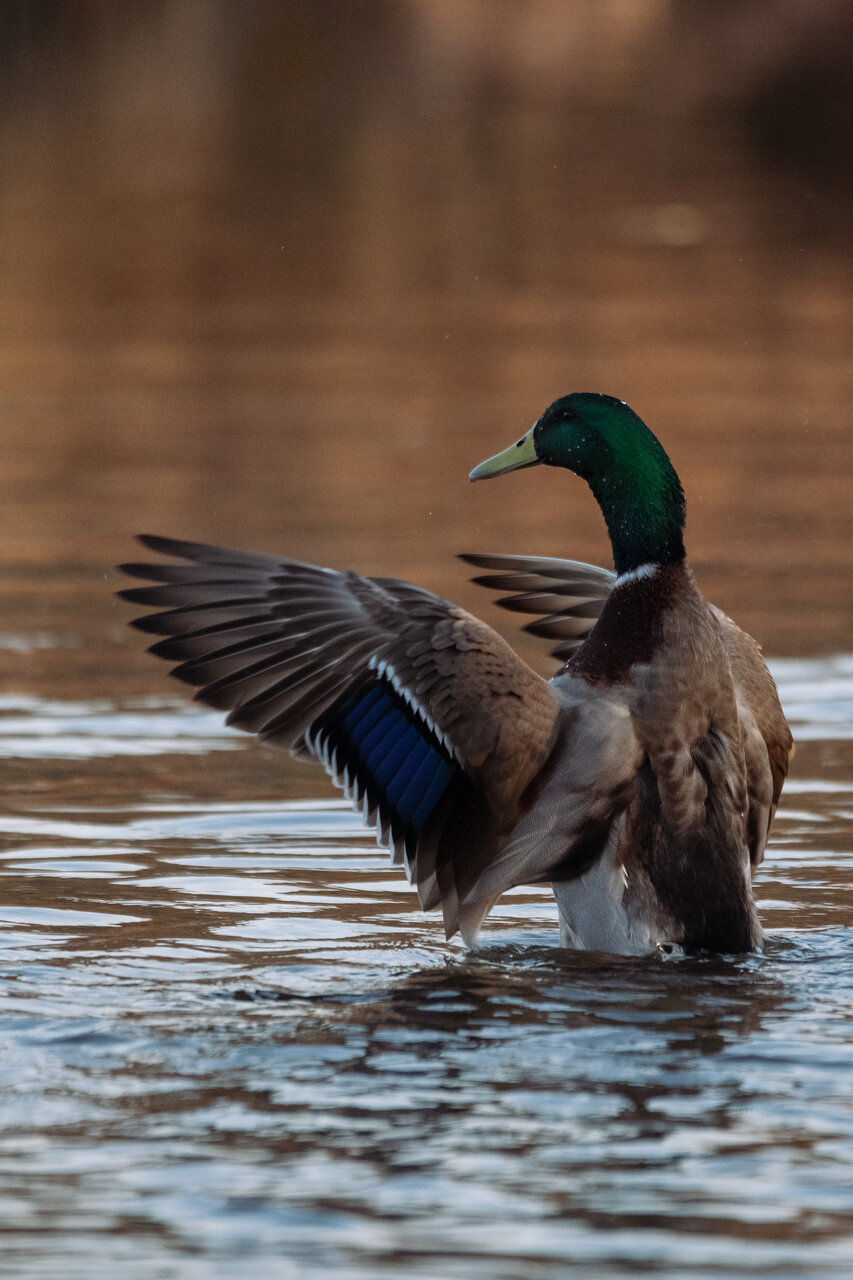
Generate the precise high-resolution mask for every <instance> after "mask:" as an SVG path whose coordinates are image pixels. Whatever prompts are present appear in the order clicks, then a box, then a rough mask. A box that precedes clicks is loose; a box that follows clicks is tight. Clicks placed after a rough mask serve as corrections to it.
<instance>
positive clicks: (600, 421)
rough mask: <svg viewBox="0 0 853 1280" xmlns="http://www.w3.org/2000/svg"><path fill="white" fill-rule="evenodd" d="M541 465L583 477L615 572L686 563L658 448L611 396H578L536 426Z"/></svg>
mask: <svg viewBox="0 0 853 1280" xmlns="http://www.w3.org/2000/svg"><path fill="white" fill-rule="evenodd" d="M534 431H535V438H536V444H537V453H538V455H539V457H540V459H541V461H543V462H546V463H549V464H550V465H551V466H558V467H568V468H569V469H570V470H571V471H574V472H575V474H576V475H579V476H581V477H582V478H583V479H584V480H586V482H587V484H588V485H589V487H590V488H591V489H592V492H593V494H594V495H595V497H596V499H597V501H598V505H599V506H600V507H601V510H602V514H603V515H604V519H605V522H606V524H607V530H608V533H609V534H610V542H611V545H612V548H613V563H614V566H615V568H616V572H617V574H623V573H629V572H630V571H631V570H633V569H638V568H639V567H640V566H641V565H647V564H671V563H672V562H673V561H676V560H682V559H683V558H684V538H683V533H684V493H683V490H682V488H681V483H680V481H679V479H678V476H677V475H676V473H675V468H674V467H673V465H672V463H671V462H670V460H669V458H668V457H667V455H666V452H665V450H664V448H663V446H662V445H661V444H660V441H659V440H658V439H657V437H656V436H655V435H653V434H652V432H651V431H650V430H649V428H648V427H647V426H646V424H645V423H644V422H643V421H642V419H640V418H638V417H637V415H636V414H635V413H634V412H633V410H631V409H629V408H628V406H627V405H626V404H625V403H624V402H623V401H621V400H615V399H613V397H612V396H603V395H592V394H587V393H578V394H575V395H572V396H566V397H565V398H564V399H563V400H558V401H556V402H555V403H554V404H553V405H551V407H550V408H549V409H548V410H547V411H546V413H545V414H543V416H542V418H541V419H540V420H539V423H537V426H536V428H535V429H534Z"/></svg>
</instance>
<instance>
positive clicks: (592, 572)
mask: <svg viewBox="0 0 853 1280" xmlns="http://www.w3.org/2000/svg"><path fill="white" fill-rule="evenodd" d="M459 558H460V560H464V561H465V562H466V563H467V564H473V565H475V566H476V567H477V568H478V569H488V570H489V572H488V573H484V574H481V575H480V576H479V577H477V578H474V579H473V581H474V582H476V583H478V584H479V585H480V586H483V587H490V588H491V589H492V590H493V591H508V592H509V593H510V594H509V595H505V596H503V597H502V598H501V599H500V600H496V601H495V603H496V604H499V605H500V606H501V608H503V609H510V610H512V611H513V612H514V613H535V614H538V615H539V617H537V619H536V621H535V622H528V623H527V624H526V626H525V627H524V628H523V629H524V630H525V631H530V632H531V633H532V634H533V635H535V636H545V638H546V639H548V640H557V641H558V642H559V643H558V644H556V645H555V646H554V647H553V649H552V650H551V653H552V655H553V656H554V657H555V658H568V657H569V656H570V654H572V653H574V651H575V649H577V647H578V645H580V644H582V643H583V641H584V640H585V639H586V637H587V636H588V635H589V633H590V631H591V630H592V628H593V627H594V626H595V624H596V622H597V621H598V617H599V614H600V613H601V611H602V609H603V608H604V605H605V602H606V600H607V597H608V596H609V595H610V592H611V590H612V589H613V583H614V582H615V581H616V574H615V573H611V572H610V570H609V569H600V568H599V567H598V565H595V564H583V563H582V562H581V561H579V560H554V559H550V558H549V557H547V556H500V555H479V554H468V553H466V554H463V555H461V556H460V557H459ZM542 615H544V616H542Z"/></svg>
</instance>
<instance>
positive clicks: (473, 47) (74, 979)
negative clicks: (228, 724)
mask: <svg viewBox="0 0 853 1280" xmlns="http://www.w3.org/2000/svg"><path fill="white" fill-rule="evenodd" d="M19 7H20V10H21V14H22V15H25V16H26V17H27V21H26V22H25V21H24V20H23V18H22V20H21V22H20V24H19V27H20V30H18V28H17V27H16V31H17V37H16V39H17V40H18V44H17V45H16V44H15V41H12V40H10V41H7V45H6V46H4V49H3V50H2V51H0V58H3V59H5V63H4V68H3V69H4V71H5V72H6V74H4V76H3V77H2V81H3V84H2V97H0V105H1V106H2V112H0V160H2V167H3V174H4V181H3V184H2V187H0V493H2V498H3V513H4V523H3V536H2V539H0V597H2V600H3V616H2V623H0V756H2V769H3V780H4V781H3V795H2V804H0V872H1V873H2V892H0V1024H2V1026H0V1031H2V1034H0V1269H2V1270H3V1271H4V1274H8V1275H10V1276H13V1277H15V1280H54V1278H56V1280H59V1278H60V1277H61V1278H62V1280H67V1278H68V1277H73V1278H75V1280H76V1277H90V1276H92V1275H110V1276H112V1275H122V1276H126V1277H128V1280H131V1278H135V1277H139V1278H140V1280H215V1278H216V1277H223V1278H227V1280H231V1277H233V1276H235V1275H239V1276H241V1277H245V1278H246V1280H255V1278H263V1280H265V1278H266V1277H278V1276H287V1277H288V1278H289V1277H296V1278H297V1280H301V1278H302V1277H306V1278H307V1277H310V1278H311V1280H320V1277H322V1278H323V1280H326V1277H332V1278H334V1280H371V1278H372V1277H376V1276H389V1277H397V1276H401V1275H405V1276H412V1277H418V1278H419V1280H562V1278H563V1277H565V1276H566V1275H577V1276H580V1277H600V1278H601V1280H614V1278H619V1277H626V1278H627V1277H629V1276H635V1275H637V1274H638V1273H640V1274H649V1275H657V1276H668V1277H673V1280H683V1278H684V1277H690V1278H691V1280H705V1277H709V1278H710V1277H714V1278H715V1280H719V1278H721V1277H726V1278H728V1280H741V1278H742V1277H752V1278H757V1277H762V1278H765V1280H770V1278H771V1277H772V1278H773V1280H778V1278H779V1277H787V1278H789V1280H796V1278H799V1277H809V1278H811V1277H821V1278H823V1280H828V1278H830V1277H833V1278H835V1277H837V1278H838V1280H842V1277H843V1278H844V1280H847V1277H848V1276H849V1275H850V1274H851V1269H853V1204H852V1203H851V1196H852V1195H853V1193H851V1187H853V1095H851V1089H850V1079H851V1068H853V976H851V975H853V932H852V931H851V926H853V889H852V888H851V870H853V868H851V850H853V655H851V639H850V637H851V618H853V573H851V547H853V507H851V504H850V492H849V491H850V475H851V471H853V456H851V432H850V404H851V398H853V397H852V396H851V392H853V366H851V361H850V354H849V353H850V350H851V338H853V309H851V303H850V296H851V294H850V287H849V286H850V280H851V274H853V273H851V255H850V242H849V235H848V234H847V233H846V231H845V228H848V229H849V225H850V223H849V212H850V208H849V200H848V198H847V196H846V195H845V191H844V189H843V183H842V182H841V181H840V179H843V176H844V175H843V174H841V175H839V172H838V171H839V170H840V169H843V166H839V165H838V164H837V163H836V164H834V165H833V166H831V168H832V170H833V172H827V173H824V174H821V173H819V172H817V173H814V172H812V173H810V176H809V178H808V180H805V179H804V178H803V176H802V174H801V173H799V172H798V171H797V169H796V165H794V166H793V167H786V164H785V163H784V157H783V159H782V161H781V162H780V160H779V156H778V155H777V156H776V159H775V161H774V162H772V163H771V159H770V157H769V155H767V154H765V153H764V152H762V150H761V149H760V148H757V147H756V145H755V143H754V140H753V141H750V136H749V134H748V131H747V130H746V129H745V127H744V125H743V122H744V120H745V119H746V114H745V106H744V101H743V93H744V92H745V89H744V86H752V85H755V84H758V83H759V82H760V75H765V76H769V75H770V74H771V72H772V71H773V67H772V65H771V61H772V60H769V61H768V62H767V63H763V64H762V65H761V66H756V62H755V58H756V56H757V53H756V50H757V44H756V41H755V38H754V29H751V34H750V31H747V32H746V34H745V36H744V34H743V33H741V35H740V36H738V31H737V30H736V29H735V26H736V15H737V12H738V7H737V6H727V7H725V14H723V11H722V10H721V11H720V15H722V16H720V15H718V17H717V19H715V21H719V22H720V23H722V24H724V26H725V24H727V23H728V24H735V26H726V27H725V37H726V38H725V39H723V38H721V37H720V38H718V36H719V32H722V30H723V28H722V27H720V28H719V32H718V31H717V28H714V29H713V30H712V29H711V27H710V25H709V23H708V21H707V19H706V16H705V15H706V10H707V6H668V5H665V4H663V5H662V4H660V3H648V4H647V3H645V0H643V3H640V0H637V3H636V4H632V5H629V6H624V5H623V6H620V5H608V6H603V5H601V4H599V3H598V0H595V2H594V3H587V0H583V2H581V0H578V4H577V5H576V6H575V8H576V9H577V13H578V15H579V19H578V22H577V23H576V24H567V23H565V22H564V21H563V20H562V19H561V17H560V15H561V13H562V7H561V6H553V5H549V4H545V3H542V4H537V5H527V6H519V7H518V8H517V10H516V9H514V8H513V7H512V6H509V7H508V8H507V7H506V6H503V7H499V9H500V14H501V19H500V22H495V21H494V19H493V17H491V16H490V15H493V14H494V13H495V12H497V8H496V7H495V6H494V5H489V4H486V5H477V4H473V5H453V6H448V5H442V4H438V3H432V2H430V0H419V3H411V4H405V5H402V4H401V5H394V4H387V5H386V4H383V3H376V4H370V5H364V6H331V7H328V6H325V5H322V4H316V5H314V4H309V5H298V4H294V5H274V6H263V5H251V6H244V7H243V9H242V10H241V19H240V22H239V23H235V22H234V21H233V16H232V13H233V10H232V7H230V6H222V5H217V4H209V5H202V6H198V5H197V6H193V5H189V6H188V5H185V4H172V3H169V4H147V3H139V4H137V5H135V6H130V7H125V6H116V7H114V10H115V11H114V12H113V9H110V8H109V7H108V6H107V7H104V6H91V5H89V6H79V7H78V6H59V7H58V8H56V7H54V9H51V7H50V6H43V5H37V4H30V5H22V6H19ZM783 8H784V6H783ZM54 10H55V13H54ZM779 10H780V6H775V7H774V10H773V15H771V18H768V21H771V19H772V24H773V25H772V29H773V30H774V31H775V32H776V36H775V37H774V41H775V44H774V48H776V49H777V56H779V57H781V55H782V54H783V53H784V54H785V56H786V57H787V56H789V55H790V56H791V57H793V56H794V55H795V54H796V52H797V49H798V48H799V47H800V46H801V45H804V44H805V38H804V37H803V38H802V39H801V37H800V34H799V32H798V33H797V35H796V39H795V40H790V32H789V31H788V28H787V27H786V25H785V21H786V20H785V19H784V14H782V15H781V16H780V12H779ZM818 10H819V11H820V12H821V13H824V12H825V13H826V14H830V11H832V12H835V8H834V7H833V6H815V12H817V11H818ZM750 11H751V12H752V11H753V8H752V7H750ZM522 12H523V14H524V15H526V17H525V19H524V21H523V22H522V21H521V19H520V18H518V17H517V16H513V15H514V14H516V13H518V14H521V13H522ZM768 13H769V9H768ZM602 14H604V15H605V16H604V17H602V16H601V15H602ZM691 14H692V15H693V17H691ZM57 15H59V16H57ZM62 15H64V16H62ZM75 15H76V18H75ZM354 15H357V16H354ZM774 15H775V16H774ZM581 18H582V19H583V20H581ZM777 19H778V21H777ZM827 21H828V18H827ZM75 23H76V24H77V25H75ZM765 29H770V27H766V28H765ZM4 31H6V32H7V33H8V32H10V31H11V26H10V25H9V24H8V23H7V25H6V26H5V27H4ZM715 32H717V34H716V35H715ZM786 32H788V37H786V34H785V33H786ZM712 37H713V38H712ZM786 38H789V44H788V45H787V46H786V45H785V39H786ZM739 40H740V43H739ZM760 44H761V51H762V56H764V55H766V56H767V58H768V59H770V54H769V53H768V51H767V50H766V49H765V48H764V46H765V44H767V42H765V41H761V42H760ZM18 45H20V47H18ZM13 47H14V48H16V49H17V60H15V58H13V55H12V51H13ZM842 47H843V42H842V41H840V40H838V41H836V42H835V43H834V45H833V44H832V42H830V44H829V45H828V48H829V52H830V53H831V52H832V48H836V49H837V48H842ZM848 47H849V42H848ZM738 49H740V50H741V53H743V50H744V49H746V50H747V52H746V53H745V54H743V57H742V58H741V61H740V62H738V58H737V50H738ZM727 59H729V61H728V62H727V61H726V60H727ZM6 63H8V64H9V65H6ZM13 63H14V65H12V64H13ZM759 73H760V74H759ZM739 86H740V89H739ZM727 94H728V97H726V95H727ZM793 100H794V101H796V103H797V107H798V117H799V112H800V110H802V112H803V113H804V119H805V120H807V121H808V120H811V119H812V118H813V117H811V116H809V115H808V111H809V110H813V109H814V105H815V102H816V101H817V99H815V98H814V97H812V98H810V99H808V100H806V99H805V98H804V97H803V96H802V95H799V96H796V97H795V98H794V99H793ZM840 118H842V117H841V116H839V119H840ZM844 118H845V119H849V112H848V113H847V114H846V116H844ZM809 130H811V132H810V133H809V137H812V136H814V129H813V128H812V126H811V125H809ZM821 136H822V137H823V136H827V137H828V136H830V135H829V134H826V135H824V134H821ZM579 389H583V390H602V391H605V392H610V393H614V394H618V395H621V396H624V397H625V398H627V399H628V400H629V401H630V402H631V403H632V404H633V405H634V407H635V408H636V409H637V410H638V411H639V412H640V413H641V414H642V416H643V417H644V418H646V419H647V420H648V421H649V423H650V424H651V425H652V426H653V427H654V429H655V430H656V431H657V432H658V433H659V434H660V436H661V438H662V439H663V441H664V443H665V445H666V447H667V449H668V450H669V451H670V453H671V456H672V458H673V460H674V462H675V464H676V466H677V469H678V471H679V473H680V475H681V476H682V479H683V481H684V484H685V488H686V490H687V496H688V547H689V550H690V554H691V559H692V562H693V564H694V566H695V567H696V570H697V575H698V578H699V581H700V584H701V586H702V588H703V589H704V590H705V591H706V593H707V594H708V595H709V597H710V598H711V599H713V600H714V601H715V603H717V604H719V605H721V606H722V607H723V608H725V609H726V610H727V611H729V612H731V613H732V615H733V616H734V617H735V618H736V619H737V620H738V621H739V622H740V623H741V624H742V625H744V626H745V627H747V629H749V630H750V631H751V632H752V633H754V634H755V635H756V636H757V637H758V639H759V640H760V641H761V643H762V644H763V645H764V647H765V650H766V652H767V653H768V654H769V655H770V658H771V665H772V668H773V670H774V672H775V674H776V676H777V678H778V681H779V686H780V691H781V694H782V699H783V703H784V704H785V707H786V709H787V711H788V714H789V716H790V718H791V722H792V726H793V729H794V733H795V736H796V738H797V741H798V754H797V757H796V760H795V763H794V767H793V770H792V775H791V778H790V780H789V782H788V785H787V788H786V790H785V793H784V797H783V802H782V807H781V809H780V812H779V815H778V818H777V822H776V825H775V827H774V830H773V834H772V838H771V842H770V846H769V849H768V852H767V856H766V860H765V863H764V865H763V866H762V868H761V870H760V872H759V874H758V878H757V892H758V897H759V900H760V907H761V916H762V919H763V921H764V924H765V925H766V927H767V931H768V940H767V946H766V949H765V952H764V954H763V955H760V956H751V957H749V958H745V959H737V960H731V959H728V960H726V959H705V960H689V961H665V960H663V959H661V958H658V957H654V958H649V959H644V960H640V961H638V960H627V959H622V960H620V959H613V958H612V957H603V956H597V955H573V954H570V953H566V952H564V951H561V950H560V949H559V948H558V946H557V941H558V931H557V924H556V910H555V907H554V904H553V901H552V899H551V897H550V895H549V894H548V893H547V892H545V891H542V892H529V891H524V892H522V891H516V892H514V893H511V894H508V895H507V896H506V897H505V898H504V899H503V900H502V902H501V903H500V904H499V905H498V907H497V908H496V910H495V911H494V912H493V913H492V916H491V917H490V920H489V922H488V923H487V925H486V927H485V929H484V932H483V935H482V939H483V941H482V946H481V948H480V949H479V950H478V951H477V952H476V953H474V954H470V955H469V954H466V953H465V951H464V950H463V948H462V947H461V945H460V944H459V942H458V940H456V939H454V940H453V941H452V942H450V943H447V942H445V941H444V938H443V936H442V930H441V926H440V922H439V921H438V920H437V919H436V918H435V917H432V916H430V917H424V916H422V915H421V914H420V913H419V912H418V911H417V910H416V906H415V899H414V895H413V893H412V892H411V891H410V890H409V889H408V887H407V886H406V884H405V882H404V881H403V879H402V878H401V877H400V875H399V873H397V872H395V871H394V870H393V869H392V868H391V867H390V866H389V865H388V864H387V861H386V859H385V856H384V854H381V853H379V852H377V850H376V846H375V843H374V841H373V839H372V837H371V836H369V835H365V834H364V833H363V832H362V830H361V828H360V826H359V824H358V822H357V820H356V819H355V818H354V816H353V815H352V814H351V813H350V812H349V810H348V808H347V806H346V804H345V803H343V801H341V799H340V798H339V797H338V796H336V795H335V793H333V792H332V791H331V789H330V788H329V786H328V784H327V783H326V782H325V780H324V779H323V777H322V776H318V774H317V773H315V772H314V771H313V770H312V769H310V768H308V767H307V766H304V765H296V764H293V763H292V762H290V761H288V759H287V758H286V757H284V756H281V755H279V754H277V753H276V752H275V751H273V750H270V749H266V748H261V747H258V746H257V745H255V744H254V743H251V742H249V741H247V740H245V739H243V738H242V737H241V736H240V735H238V734H236V733H231V732H229V731H228V730H226V729H224V728H223V727H222V723H221V718H220V717H218V716H217V715H215V714H213V713H211V712H207V711H203V710H200V709H198V708H194V707H192V706H191V705H190V704H189V703H188V701H187V698H186V690H184V689H182V688H180V687H178V686H177V685H174V684H170V682H169V680H168V678H167V676H166V672H165V668H164V667H163V665H162V664H158V663H156V662H155V661H154V660H153V659H151V658H149V657H148V656H147V655H146V654H145V653H144V639H143V637H141V636H140V635H139V634H138V633H132V632H131V631H130V630H129V629H128V627H127V625H126V623H127V619H128V617H129V616H130V615H131V613H132V610H131V609H130V608H129V607H128V606H126V605H122V604H121V603H119V602H117V601H115V600H114V599H113V591H114V590H115V589H116V588H117V587H118V586H119V585H120V584H119V582H118V580H117V576H116V575H115V574H114V572H113V570H112V567H111V566H112V565H113V564H115V563H116V562H118V561H122V560H127V559H131V558H134V557H135V556H136V554H137V551H136V549H135V548H134V546H133V543H132V541H131V539H132V535H133V534H134V533H136V532H139V531H151V532H160V533H164V534H167V535H173V536H185V537H195V538H201V539H207V540H211V541H217V542H223V543H231V544H232V545H236V546H243V547H246V548H252V549H257V550H261V551H264V550H266V551H280V552H282V553H283V554H287V555H292V556H297V557H302V558H305V559H309V560H313V561H316V562H319V563H327V564H331V565H334V566H335V567H338V568H347V567H352V568H355V569H357V570H360V571H361V572H365V573H371V572H372V573H382V574H391V575H394V576H399V577H404V578H408V579H411V580H414V581H416V582H419V583H421V584H423V585H425V586H427V587H430V588H431V589H433V590H435V591H438V592H439V593H440V594H442V595H444V596H447V597H449V598H451V599H454V600H457V601H459V602H460V603H462V604H464V605H466V606H467V607H470V608H472V609H475V610H476V611H477V612H478V613H479V614H480V615H481V616H482V617H484V618H487V619H488V620H490V621H492V622H493V623H495V624H496V625H498V626H500V627H501V629H502V630H503V631H504V633H505V634H506V635H507V636H508V638H509V639H510V640H511V642H512V643H513V644H515V645H516V646H517V647H518V648H519V650H520V651H521V652H522V653H523V654H524V656H525V657H526V658H527V659H528V660H529V661H530V662H531V663H533V664H534V665H535V666H536V668H537V669H538V670H540V671H542V672H548V671H550V670H553V665H552V664H549V661H548V659H547V656H546V654H545V652H544V650H543V647H542V646H541V645H540V644H537V643H535V642H534V641H533V640H532V639H531V638H530V637H524V636H522V635H521V633H520V632H519V631H518V630H517V629H516V626H515V624H514V622H513V620H512V618H510V617H508V615H506V614H503V615H500V613H499V611H497V610H496V609H494V607H493V605H492V604H491V603H490V601H489V599H488V596H487V594H486V593H484V592H482V591H481V590H479V589H478V588H476V587H473V586H471V585H469V584H467V583H466V581H465V579H466V576H467V575H466V571H465V569H464V567H463V566H462V565H461V564H460V563H459V562H458V561H456V560H455V559H454V556H455V554H456V553H457V552H459V551H464V550H473V551H477V550H482V551H489V550H491V551H512V550H515V551H518V552H525V553H539V554H554V555H568V556H574V557H577V558H581V559H586V560H594V561H598V562H600V563H608V547H607V543H606V538H605V534H604V528H603V524H602V521H601V518H600V514H599V513H598V511H597V509H596V507H595V504H594V503H593V501H592V498H591V496H590V495H589V493H588V492H587V490H586V489H585V487H584V486H583V485H582V484H581V483H580V482H579V481H576V480H573V478H572V477H570V476H568V475H566V474H564V473H562V474H561V473H556V472H552V471H550V470H548V469H546V468H539V469H537V470H534V471H527V472H524V473H522V474H520V475H518V476H509V477H506V478H505V479H503V480H498V481H494V482H493V483H492V484H489V485H478V486H476V487H474V488H471V487H470V486H469V485H468V483H467V479H466V477H467V473H468V471H469V470H470V468H471V466H472V465H473V464H474V463H476V462H478V461H479V460H480V459H482V458H483V457H486V456H487V455H490V454H492V453H494V452H496V451H497V450H498V449H500V448H502V447H504V446H505V445H507V444H509V443H511V442H512V440H513V439H515V438H517V436H518V434H519V433H520V430H522V429H526V428H527V426H529V424H530V422H531V421H532V420H533V418H534V417H535V416H536V415H537V414H538V413H539V412H540V411H541V410H542V409H543V408H544V407H545V405H546V404H547V403H548V402H549V401H550V400H551V399H553V398H554V397H555V396H557V395H559V394H563V393H566V392H568V391H571V390H579Z"/></svg>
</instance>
